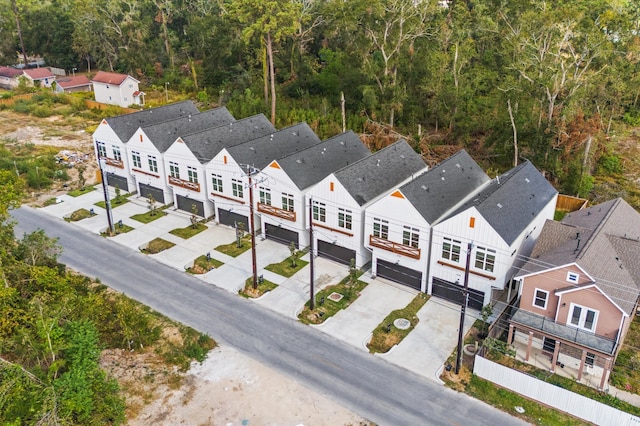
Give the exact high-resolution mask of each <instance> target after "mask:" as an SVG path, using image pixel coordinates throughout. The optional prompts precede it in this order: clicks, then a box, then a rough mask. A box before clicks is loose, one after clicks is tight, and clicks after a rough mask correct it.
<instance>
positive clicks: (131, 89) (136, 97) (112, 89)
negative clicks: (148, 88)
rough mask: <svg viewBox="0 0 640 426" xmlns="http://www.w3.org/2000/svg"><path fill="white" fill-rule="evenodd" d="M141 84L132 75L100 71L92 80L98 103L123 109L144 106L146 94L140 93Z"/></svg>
mask: <svg viewBox="0 0 640 426" xmlns="http://www.w3.org/2000/svg"><path fill="white" fill-rule="evenodd" d="M139 83H140V82H139V81H138V80H136V79H135V78H133V77H131V76H130V75H127V74H119V73H115V72H106V71H98V73H97V74H96V75H95V77H93V79H92V80H91V84H93V92H94V95H95V99H96V102H101V103H104V104H110V105H119V106H121V107H123V108H126V107H128V106H129V105H144V92H141V91H140V89H139V87H138V84H139Z"/></svg>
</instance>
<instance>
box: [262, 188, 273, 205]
mask: <svg viewBox="0 0 640 426" xmlns="http://www.w3.org/2000/svg"><path fill="white" fill-rule="evenodd" d="M260 203H262V204H266V205H267V206H270V205H271V190H270V189H269V188H265V187H263V186H261V187H260Z"/></svg>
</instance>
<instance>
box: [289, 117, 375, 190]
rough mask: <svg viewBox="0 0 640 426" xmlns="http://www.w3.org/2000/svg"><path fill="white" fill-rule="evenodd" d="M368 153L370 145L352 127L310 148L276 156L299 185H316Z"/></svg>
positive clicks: (303, 186) (300, 186) (305, 186)
mask: <svg viewBox="0 0 640 426" xmlns="http://www.w3.org/2000/svg"><path fill="white" fill-rule="evenodd" d="M369 155H371V152H369V149H368V148H367V147H366V146H365V145H364V144H363V143H362V141H361V140H360V138H359V137H358V136H357V135H356V134H355V133H353V132H352V131H351V130H349V131H347V132H344V133H341V134H339V135H337V136H334V137H332V138H330V139H327V140H326V141H324V142H321V143H319V144H316V145H314V146H312V147H311V148H307V149H305V150H303V151H299V152H295V153H293V154H290V155H288V156H286V157H283V158H280V159H278V164H279V165H280V167H282V169H283V170H284V171H285V172H286V173H287V175H288V176H289V177H290V178H291V180H292V181H293V182H294V183H295V184H296V186H297V187H298V189H300V190H303V189H306V188H309V187H311V186H312V185H315V184H316V183H318V182H320V181H321V180H322V179H324V178H325V177H327V176H328V175H330V174H331V173H333V172H335V171H336V170H340V169H341V168H343V167H346V166H348V165H349V164H352V163H354V162H356V161H358V160H360V159H362V158H365V157H367V156H369Z"/></svg>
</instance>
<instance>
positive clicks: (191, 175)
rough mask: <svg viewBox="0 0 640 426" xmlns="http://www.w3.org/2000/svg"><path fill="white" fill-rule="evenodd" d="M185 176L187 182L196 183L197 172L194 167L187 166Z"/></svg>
mask: <svg viewBox="0 0 640 426" xmlns="http://www.w3.org/2000/svg"><path fill="white" fill-rule="evenodd" d="M187 176H188V177H189V182H193V183H198V170H197V169H196V168H195V167H191V166H187Z"/></svg>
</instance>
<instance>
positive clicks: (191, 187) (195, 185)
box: [168, 176, 200, 192]
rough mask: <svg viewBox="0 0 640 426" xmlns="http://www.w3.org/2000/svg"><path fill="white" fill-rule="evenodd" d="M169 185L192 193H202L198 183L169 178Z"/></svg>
mask: <svg viewBox="0 0 640 426" xmlns="http://www.w3.org/2000/svg"><path fill="white" fill-rule="evenodd" d="M168 178H169V184H170V185H175V186H179V187H181V188H186V189H188V190H191V191H195V192H200V184H199V183H196V182H189V181H188V180H184V179H180V178H177V177H173V176H168Z"/></svg>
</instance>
